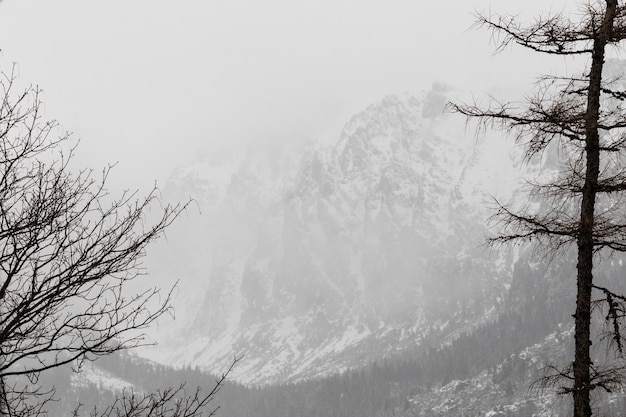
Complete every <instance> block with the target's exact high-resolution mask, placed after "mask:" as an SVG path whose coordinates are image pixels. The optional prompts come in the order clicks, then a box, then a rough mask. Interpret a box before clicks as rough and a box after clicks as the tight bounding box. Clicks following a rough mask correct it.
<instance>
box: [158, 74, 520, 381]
mask: <svg viewBox="0 0 626 417" xmlns="http://www.w3.org/2000/svg"><path fill="white" fill-rule="evenodd" d="M450 94H453V93H449V92H447V91H445V89H444V88H443V87H441V86H434V87H433V89H432V90H431V91H428V92H425V93H422V94H420V95H417V96H408V95H405V96H389V97H386V98H384V99H383V100H382V101H380V102H379V103H376V104H373V105H371V106H369V107H368V108H367V109H365V110H364V111H363V112H361V113H359V114H357V115H355V116H354V117H352V119H351V120H350V121H348V123H346V125H345V127H344V129H343V131H342V132H341V134H340V136H339V139H338V141H337V142H336V143H335V144H333V145H332V146H329V147H319V148H317V149H315V146H310V147H308V148H305V149H304V148H298V147H297V146H295V145H294V146H291V147H275V148H273V149H269V150H268V149H263V150H261V149H257V150H254V149H253V150H250V149H248V150H246V151H245V152H241V151H239V152H231V153H230V154H225V153H223V152H222V153H216V154H215V155H211V156H209V157H207V156H203V157H199V158H198V159H197V161H196V162H195V163H194V164H191V165H190V166H188V167H184V168H181V169H180V170H179V171H178V172H177V173H175V175H174V176H173V177H172V180H171V183H170V185H169V187H170V189H169V194H170V195H174V196H175V198H176V194H178V195H181V193H182V195H184V194H185V193H190V194H191V195H193V196H194V197H195V198H197V200H198V205H199V206H200V208H201V211H202V215H201V216H190V219H189V220H188V221H184V222H183V223H184V224H182V225H181V226H178V230H174V231H172V232H171V233H170V234H171V238H170V239H169V241H170V242H169V245H168V246H167V247H166V248H161V249H159V250H157V251H155V253H156V255H155V256H154V257H155V258H158V259H156V260H155V259H153V260H151V263H153V264H156V265H158V267H157V268H154V267H153V268H152V270H158V271H159V273H157V275H159V274H160V275H161V276H170V275H175V276H178V277H180V278H181V289H180V295H179V299H178V301H177V304H179V306H178V307H177V309H178V312H179V313H178V315H179V317H180V320H179V321H177V322H176V323H177V324H176V327H177V331H176V332H173V331H167V332H165V335H162V336H161V338H162V339H163V338H165V341H164V349H162V350H161V351H160V354H162V355H163V357H162V360H164V361H166V362H169V363H175V364H179V365H183V364H184V365H186V364H190V365H198V366H200V367H203V368H206V369H215V368H216V367H218V366H219V365H220V364H223V363H224V362H225V361H228V360H229V359H230V358H232V356H233V355H245V359H244V361H242V363H241V365H240V366H239V369H238V373H237V375H236V378H238V379H240V380H242V381H246V382H273V381H290V380H297V379H301V378H306V377H313V376H320V375H325V374H329V373H332V372H336V371H340V370H342V369H345V368H347V367H355V366H359V365H362V364H364V363H367V362H369V361H371V360H373V359H376V358H380V357H382V356H385V355H387V354H389V353H391V352H398V351H403V350H409V349H417V348H419V347H420V346H424V345H425V344H434V345H437V344H438V343H441V342H443V341H445V340H447V339H450V338H453V337H455V335H456V334H458V333H459V332H461V331H463V330H467V329H469V328H471V327H472V326H476V325H477V324H478V323H480V322H481V321H483V320H485V319H487V318H489V317H491V316H492V315H493V314H494V313H495V312H496V311H497V310H498V308H499V307H498V306H499V303H500V302H501V300H502V297H503V295H504V293H505V292H506V289H507V286H508V285H509V282H510V276H511V266H512V264H513V260H514V259H513V257H514V253H513V252H511V251H506V252H502V253H500V252H497V251H491V252H490V251H488V250H486V249H485V248H484V247H483V246H482V244H483V241H484V237H485V235H486V234H487V233H488V232H487V230H486V228H485V226H484V224H485V218H486V217H488V213H489V211H488V209H489V205H490V204H491V203H490V202H491V199H490V195H500V196H504V197H505V198H508V197H510V193H511V191H510V190H512V189H514V188H515V185H514V184H515V179H514V178H515V177H516V176H517V173H516V172H515V168H514V166H515V164H514V163H513V161H512V157H511V155H509V152H508V151H507V150H506V149H507V147H506V146H505V144H504V143H502V142H504V141H502V142H498V141H494V140H489V139H488V138H487V139H485V138H483V139H478V140H477V139H475V138H473V137H472V135H471V133H470V134H468V135H466V132H465V126H464V121H463V120H462V119H461V118H460V117H459V116H456V115H450V114H444V113H443V106H444V104H445V103H446V102H447V100H448V99H449V96H450ZM211 158H213V159H211ZM166 192H168V191H167V190H166ZM178 198H180V197H178ZM181 264H182V267H180V269H175V268H176V267H174V265H181ZM168 330H170V329H168ZM168 337H169V339H168ZM165 352H169V353H168V354H165Z"/></svg>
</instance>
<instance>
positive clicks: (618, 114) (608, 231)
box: [451, 0, 626, 417]
mask: <svg viewBox="0 0 626 417" xmlns="http://www.w3.org/2000/svg"><path fill="white" fill-rule="evenodd" d="M478 19H479V20H478V25H479V26H484V27H487V28H489V29H491V30H492V31H493V34H494V38H495V39H496V41H497V42H498V48H499V49H502V48H504V47H506V46H507V45H509V44H511V43H516V44H518V45H521V46H523V47H525V48H528V49H531V50H533V51H536V52H539V53H544V54H549V55H557V56H565V55H578V56H586V57H588V59H589V67H588V68H587V69H586V70H585V72H584V73H583V74H581V75H580V76H577V77H554V76H547V77H543V78H542V79H541V80H540V81H539V82H538V87H539V88H538V90H537V94H536V95H535V96H534V97H532V98H530V99H529V100H528V101H527V102H526V103H524V104H523V105H522V106H520V107H516V106H515V105H513V104H512V103H505V104H502V103H494V104H492V105H490V106H488V107H487V108H483V107H481V106H478V105H470V106H467V105H456V104H452V105H451V108H452V109H453V110H454V111H457V112H460V113H461V114H464V115H466V116H468V117H469V118H477V119H479V120H480V121H481V122H482V123H486V124H490V125H495V126H496V127H500V128H503V129H505V130H508V131H511V132H514V134H515V137H516V140H517V141H518V142H519V143H523V144H524V145H525V146H526V157H527V161H529V160H530V159H532V158H535V157H541V156H542V155H543V154H545V153H546V152H547V151H548V152H549V149H551V148H555V149H557V150H558V151H557V152H554V154H555V155H558V156H557V157H558V158H559V162H558V165H557V166H558V174H557V175H555V176H554V177H553V178H552V179H550V180H548V182H545V183H533V184H531V185H532V191H531V193H532V194H533V195H535V196H539V197H541V198H542V199H543V201H544V203H543V204H541V205H540V207H539V208H537V205H534V206H531V205H529V206H528V207H525V208H521V209H517V208H511V207H507V206H504V205H500V206H499V210H498V213H497V215H496V218H497V219H499V220H501V221H502V224H503V225H504V229H503V233H502V234H501V235H499V236H497V237H495V238H494V239H493V240H492V241H493V242H509V241H519V240H522V241H525V240H536V241H538V242H539V243H540V244H542V245H543V247H544V248H546V249H547V250H549V251H558V250H560V249H563V248H564V247H566V246H568V245H575V247H576V248H577V254H578V261H577V298H576V311H575V315H574V318H575V342H574V343H575V357H574V360H573V363H572V365H571V366H570V367H568V368H567V369H558V370H556V369H555V371H556V372H555V373H553V374H552V375H551V376H550V377H548V378H547V379H546V381H549V382H554V381H558V384H559V385H560V391H561V392H563V393H571V395H572V398H573V402H574V415H575V416H576V417H582V416H590V415H591V414H592V409H591V400H590V393H591V392H592V391H593V390H594V389H596V388H604V389H606V390H612V389H614V388H615V387H616V386H619V385H621V384H623V382H624V374H623V372H622V370H623V369H622V365H606V366H604V365H599V364H594V363H593V362H592V360H591V356H590V346H591V332H590V325H591V318H592V304H593V303H592V291H593V289H594V280H593V264H594V259H596V258H597V255H598V254H599V253H600V252H602V251H603V250H608V251H626V210H625V209H624V207H625V206H624V203H625V199H624V191H625V190H626V169H625V168H624V163H623V161H624V160H623V158H624V155H623V154H624V148H625V146H626V131H625V128H626V110H624V109H623V107H622V105H623V102H624V99H626V91H624V89H623V88H620V85H619V83H618V82H617V81H618V80H617V79H613V80H611V79H603V67H604V64H605V51H606V49H607V47H609V46H617V45H619V44H620V42H621V41H622V40H624V39H625V38H626V6H625V5H624V4H620V2H618V1H617V0H598V1H592V2H590V3H587V4H585V5H584V6H583V13H581V17H580V20H579V21H572V20H570V19H568V18H567V17H565V16H564V15H563V14H555V15H549V16H547V17H540V18H537V19H536V20H535V21H534V22H533V23H531V24H529V25H524V24H521V23H519V22H518V21H517V20H516V19H515V18H514V17H498V16H496V17H493V16H485V15H479V17H478ZM518 109H521V110H518ZM597 289H599V290H601V291H600V293H601V294H602V295H603V296H605V298H604V299H603V300H604V301H605V302H608V305H609V310H610V311H609V315H608V316H607V318H608V319H609V321H612V322H614V323H617V320H618V319H619V318H620V317H619V315H618V310H617V309H616V308H615V306H617V304H616V303H617V302H618V301H620V299H619V297H618V296H616V294H613V293H612V292H611V291H610V290H608V289H606V288H602V289H600V288H597ZM616 331H617V333H614V336H615V340H619V339H620V337H621V335H620V333H619V326H618V327H617V328H616ZM620 343H621V342H620ZM620 351H621V344H619V345H618V353H621V352H620Z"/></svg>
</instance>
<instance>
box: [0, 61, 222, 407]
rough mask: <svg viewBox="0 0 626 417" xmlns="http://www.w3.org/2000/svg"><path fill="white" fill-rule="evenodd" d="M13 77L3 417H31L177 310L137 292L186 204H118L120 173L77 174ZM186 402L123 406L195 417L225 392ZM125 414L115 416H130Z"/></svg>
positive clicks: (5, 174) (3, 83)
mask: <svg viewBox="0 0 626 417" xmlns="http://www.w3.org/2000/svg"><path fill="white" fill-rule="evenodd" d="M13 74H14V73H13V72H12V73H11V74H0V88H1V91H0V100H1V101H0V415H11V416H27V415H38V414H39V413H40V412H41V411H42V404H45V402H46V401H47V399H49V395H50V394H51V393H46V392H43V391H42V390H41V388H40V387H38V386H37V378H38V376H39V374H40V373H41V372H45V371H46V370H49V369H51V368H55V367H58V366H62V365H66V364H74V365H75V366H76V365H78V366H80V363H81V361H83V360H91V359H94V358H97V357H98V356H101V355H108V354H110V353H113V352H115V351H119V350H121V349H127V348H132V347H136V346H138V345H141V344H144V343H146V341H145V340H144V337H143V335H142V333H141V331H142V329H145V328H146V327H147V326H148V325H150V324H151V323H152V322H154V320H155V319H156V318H158V317H159V316H161V315H162V314H163V313H165V312H166V311H168V309H169V308H170V303H169V301H170V294H169V293H164V294H161V293H160V292H159V290H158V289H156V288H153V289H149V290H146V291H145V292H142V293H139V294H137V293H135V292H131V291H126V290H125V289H126V288H127V286H128V284H129V282H131V281H133V280H134V279H135V278H137V277H138V276H140V275H142V274H143V272H144V271H143V269H142V264H141V258H142V256H143V254H144V251H145V249H146V246H147V245H148V244H149V243H150V242H151V241H153V240H155V239H157V238H158V237H159V236H160V235H161V234H162V233H163V231H164V229H165V228H166V227H168V226H169V225H170V224H171V223H172V221H173V220H174V219H175V218H176V217H177V216H178V215H179V214H180V213H181V211H182V210H183V209H184V208H185V206H184V205H176V206H170V205H166V206H160V205H158V203H159V201H158V190H157V189H153V190H152V192H150V193H149V194H148V195H147V196H145V197H141V196H139V195H137V194H136V193H130V192H125V193H123V194H122V195H121V196H120V197H119V198H115V197H113V196H111V195H110V194H109V193H108V191H107V189H106V187H105V184H106V180H107V175H108V173H109V169H110V168H108V169H105V170H103V173H102V176H99V175H96V174H94V172H92V171H91V170H83V171H78V172H77V173H75V174H73V173H72V172H70V169H69V164H70V161H71V160H72V155H73V150H74V148H73V147H72V146H71V141H70V138H69V136H68V134H66V133H63V132H62V131H61V129H60V128H59V126H58V124H57V123H56V122H54V121H45V120H43V117H42V114H41V109H42V105H41V102H40V100H39V90H38V89H37V88H33V87H30V88H27V89H26V90H25V91H21V92H17V93H16V92H15V91H14V90H15V88H16V87H15V84H16V83H15V77H14V75H13ZM155 203H157V204H156V205H157V207H158V210H155V209H154V208H155ZM149 210H151V212H150V211H149ZM221 384H222V382H221V381H219V380H218V384H217V386H216V389H217V388H219V387H220V386H221ZM181 393H183V390H182V389H178V390H176V389H174V390H169V391H164V392H161V393H158V394H152V395H146V396H143V397H137V396H136V395H132V396H130V397H124V398H122V399H120V400H119V401H118V402H117V403H116V405H115V407H118V406H127V405H129V404H132V405H134V408H133V409H134V410H138V409H143V410H144V411H145V413H143V414H141V413H139V414H138V413H136V412H133V413H131V414H127V415H128V416H130V415H133V416H135V415H150V416H152V415H157V414H154V413H153V412H152V411H151V412H150V413H148V411H149V410H155V408H154V407H157V406H159V405H162V406H163V407H166V406H167V407H169V406H170V405H171V404H175V405H176V406H175V408H174V409H172V410H174V411H175V412H170V413H169V414H168V413H166V412H165V411H164V410H165V409H160V410H161V411H163V413H161V414H158V415H171V416H179V415H180V416H183V415H185V416H192V415H198V413H199V410H200V409H201V408H202V406H204V405H206V404H207V402H208V400H209V399H210V398H211V397H212V395H213V394H214V392H209V396H208V397H207V396H202V395H201V394H200V393H199V392H196V393H195V394H192V395H191V396H188V397H184V399H182V400H181V399H180V398H179V395H180V394H181ZM174 400H175V401H174ZM172 401H174V402H172ZM181 401H182V402H181ZM185 401H187V402H185ZM115 407H112V408H111V409H110V410H109V411H108V414H106V413H105V414H104V415H123V414H120V413H118V412H117V411H115V410H117V409H118V408H115ZM142 407H143V408H142ZM167 407H166V408H167ZM156 409H158V408H156Z"/></svg>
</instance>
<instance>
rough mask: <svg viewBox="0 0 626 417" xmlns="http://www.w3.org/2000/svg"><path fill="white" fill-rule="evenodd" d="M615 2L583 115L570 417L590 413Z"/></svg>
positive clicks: (596, 50)
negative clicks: (598, 219) (604, 117)
mask: <svg viewBox="0 0 626 417" xmlns="http://www.w3.org/2000/svg"><path fill="white" fill-rule="evenodd" d="M616 8H617V0H606V10H605V13H604V17H603V20H602V25H601V27H600V30H599V32H598V34H597V36H596V37H595V38H594V42H593V52H592V61H591V69H590V72H589V90H588V95H587V111H586V115H585V142H586V143H585V152H586V173H585V184H584V186H583V190H582V201H581V210H580V228H579V234H578V238H577V245H578V264H577V295H576V313H575V315H574V321H575V329H576V330H575V334H574V340H575V341H574V343H575V348H574V350H575V353H574V364H573V373H574V386H573V399H574V417H589V416H591V414H592V411H591V399H590V394H591V390H592V386H591V365H592V362H591V355H590V348H591V290H592V286H593V252H594V240H593V228H594V216H595V212H594V209H595V202H596V193H597V188H598V176H599V172H600V136H599V132H598V120H599V117H600V93H601V82H602V68H603V66H604V51H605V48H606V45H607V42H608V41H609V39H610V36H611V32H612V30H613V21H614V20H615V13H616Z"/></svg>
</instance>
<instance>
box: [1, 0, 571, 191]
mask: <svg viewBox="0 0 626 417" xmlns="http://www.w3.org/2000/svg"><path fill="white" fill-rule="evenodd" d="M555 3H558V4H561V5H562V4H565V3H568V2H566V1H560V2H555ZM570 3H572V2H570ZM490 7H491V8H492V9H493V11H494V12H496V11H497V12H502V13H512V14H518V13H519V12H521V11H522V10H521V9H522V8H523V9H524V15H523V16H532V15H533V14H535V12H539V11H541V10H543V11H546V8H548V9H552V10H559V8H558V7H560V6H554V5H553V6H550V3H549V2H546V1H538V0H531V1H526V2H519V1H513V0H500V1H488V0H476V1H467V0H448V1H439V0H431V1H428V2H427V1H420V0H385V1H382V0H380V1H373V0H332V1H330V0H316V1H313V0H310V1H300V0H264V1H259V0H256V1H255V0H245V1H242V0H178V1H173V0H170V1H161V0H107V1H86V0H55V1H50V0H3V1H1V2H0V48H1V49H2V53H1V54H0V67H1V68H2V69H4V70H5V71H6V70H7V69H9V67H10V65H11V63H12V62H14V61H15V62H18V63H19V73H20V79H21V81H22V82H27V83H32V84H38V85H39V86H40V87H42V88H43V89H44V92H45V95H44V102H45V105H46V114H47V115H48V116H49V117H50V118H56V119H58V120H59V121H60V122H61V123H62V125H63V126H64V127H65V128H66V129H68V130H70V131H73V132H75V135H76V137H79V138H80V139H81V146H80V148H79V150H78V154H79V157H80V158H81V161H85V162H84V163H85V164H89V165H91V166H93V167H96V168H97V167H101V166H104V165H105V164H106V163H107V162H119V164H118V168H117V172H118V174H117V175H118V177H117V178H116V179H115V181H123V182H128V186H130V187H133V188H134V187H143V186H146V184H147V186H149V185H151V184H152V181H153V180H155V179H158V180H159V183H163V181H164V179H165V178H166V177H167V175H168V174H169V172H170V171H171V170H172V169H173V168H174V166H176V165H178V164H180V163H183V162H185V161H189V160H191V159H192V158H193V156H194V154H195V153H196V151H197V150H198V148H205V149H209V150H210V149H212V148H213V147H215V146H216V144H218V143H230V142H236V141H267V140H307V139H312V138H315V137H316V136H319V135H325V134H329V133H331V132H332V134H334V135H338V134H339V132H340V129H341V126H342V124H343V123H344V122H346V121H347V118H348V117H349V116H351V115H352V114H354V113H356V112H358V111H360V110H361V109H363V108H364V107H365V106H366V105H368V104H370V103H372V102H375V101H377V100H379V99H380V98H382V97H383V96H384V95H386V94H390V93H402V92H405V91H409V92H417V91H420V90H422V89H424V88H429V87H430V85H431V84H432V83H433V82H434V81H440V82H444V83H447V84H452V85H456V86H459V87H462V88H466V89H469V90H472V91H473V92H474V93H475V94H477V95H480V94H482V93H483V92H485V91H486V90H488V89H491V87H492V86H496V87H498V86H500V87H506V86H507V85H509V84H512V83H515V84H519V83H520V82H521V83H524V82H531V81H532V77H534V76H536V75H538V74H541V73H545V72H550V71H553V70H554V71H559V70H561V69H562V68H564V67H565V66H566V64H567V63H566V62H565V61H563V60H562V59H560V58H553V59H552V60H549V61H541V62H539V61H537V60H536V59H535V57H533V56H532V55H531V54H529V53H528V52H525V51H523V50H521V49H519V48H512V49H509V50H507V51H505V52H503V53H500V54H498V55H495V56H494V55H493V54H492V52H493V49H494V48H493V44H491V43H490V34H489V33H487V32H485V31H474V30H468V28H469V27H470V26H471V24H472V23H473V20H474V18H473V16H472V12H473V11H474V10H475V9H476V10H481V11H484V10H489V8H490ZM524 80H526V81H524Z"/></svg>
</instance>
